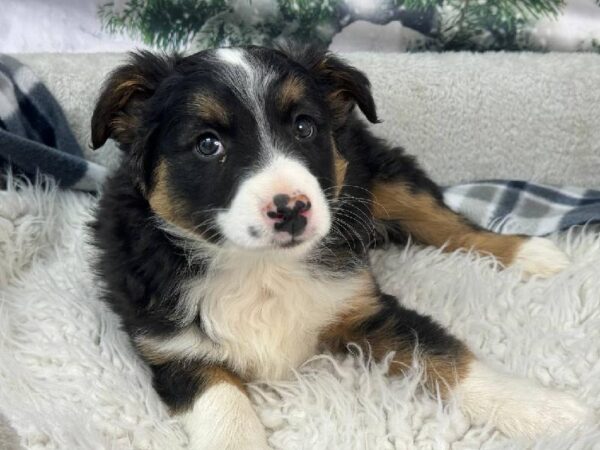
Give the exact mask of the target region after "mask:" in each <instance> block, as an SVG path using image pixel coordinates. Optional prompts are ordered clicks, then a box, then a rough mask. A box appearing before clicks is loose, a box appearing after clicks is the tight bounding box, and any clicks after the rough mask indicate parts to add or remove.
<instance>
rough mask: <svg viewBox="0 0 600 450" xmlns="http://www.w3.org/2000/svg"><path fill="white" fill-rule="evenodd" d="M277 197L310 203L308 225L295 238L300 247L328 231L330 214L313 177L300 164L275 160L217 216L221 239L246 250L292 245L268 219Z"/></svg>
mask: <svg viewBox="0 0 600 450" xmlns="http://www.w3.org/2000/svg"><path fill="white" fill-rule="evenodd" d="M278 194H285V195H289V196H294V195H303V196H306V197H308V199H309V200H310V203H311V207H310V210H309V211H308V212H307V214H306V219H307V224H306V228H305V229H304V231H303V232H302V234H300V235H298V236H296V237H295V239H296V240H297V241H298V242H302V243H303V244H300V245H299V246H303V247H304V246H307V244H310V243H315V242H316V241H317V240H319V239H321V238H323V237H324V236H325V235H326V234H327V233H328V232H329V228H330V227H331V213H330V211H329V207H328V204H327V200H326V199H325V195H324V193H323V191H322V189H321V186H320V185H319V182H318V181H317V179H316V177H315V176H314V175H313V174H311V173H310V172H309V170H308V169H307V168H306V167H305V166H304V165H303V164H302V163H300V162H299V161H296V160H294V159H291V158H289V157H285V156H276V157H274V158H273V159H272V160H271V161H270V162H269V163H268V164H266V165H265V166H264V167H263V168H262V169H260V170H259V171H258V172H257V173H255V174H254V175H252V176H250V177H249V178H247V179H246V180H245V181H243V182H242V183H241V184H240V186H239V188H238V190H237V193H236V195H235V197H234V199H233V201H232V203H231V206H230V208H229V209H228V210H227V211H226V212H222V213H220V214H219V215H218V216H217V223H218V225H219V227H220V229H221V231H222V233H223V235H224V236H225V237H226V238H227V239H228V240H229V241H231V242H233V243H234V244H236V245H238V246H241V247H245V248H267V247H276V246H278V245H282V244H286V243H289V242H290V241H291V235H290V234H289V233H287V232H282V231H276V230H275V228H274V223H273V220H272V219H271V218H269V217H268V216H267V212H268V208H269V205H272V202H273V197H274V196H276V195H278Z"/></svg>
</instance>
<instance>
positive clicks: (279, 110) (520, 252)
mask: <svg viewBox="0 0 600 450" xmlns="http://www.w3.org/2000/svg"><path fill="white" fill-rule="evenodd" d="M355 106H357V107H358V110H360V113H362V115H364V117H366V119H367V120H369V121H370V122H373V123H375V122H377V120H378V119H377V114H376V109H375V104H374V102H373V98H372V95H371V92H370V85H369V81H368V80H367V78H366V77H365V75H363V74H362V73H361V72H359V71H358V70H356V69H355V68H353V67H350V66H349V65H347V64H346V63H344V62H343V61H342V60H340V59H339V58H337V57H335V56H333V55H331V54H328V53H325V52H320V51H314V50H305V51H300V52H284V51H278V50H271V49H266V48H260V47H244V48H222V49H217V50H209V51H203V52H200V53H196V54H194V55H191V56H187V57H182V56H178V55H175V56H155V55H153V54H150V53H146V52H140V53H137V54H133V55H132V56H131V60H130V61H129V63H127V64H125V65H123V66H121V67H119V68H118V69H117V70H116V71H115V72H113V73H112V74H111V75H110V77H109V79H108V81H107V83H106V85H105V86H104V89H103V90H102V92H101V94H100V97H99V100H98V103H97V106H96V109H95V111H94V114H93V118H92V143H93V147H95V148H98V147H100V146H102V145H103V144H104V143H105V142H106V140H107V139H109V138H112V139H114V140H116V141H117V142H118V143H119V145H120V148H121V149H122V150H123V152H124V158H123V162H122V165H121V167H120V169H119V170H118V171H117V172H116V173H115V174H114V175H113V176H112V178H111V179H110V180H109V181H108V183H107V185H106V187H105V191H104V194H103V197H102V199H101V201H100V204H99V208H98V212H97V219H96V221H95V222H94V224H93V230H94V236H95V243H96V245H97V247H98V249H99V251H100V252H99V253H100V255H99V261H98V264H97V271H98V274H99V277H100V280H101V282H102V285H103V286H104V290H105V294H104V299H105V301H106V302H108V304H109V305H110V306H111V307H112V309H113V310H114V311H115V312H116V313H117V314H118V315H119V316H120V319H121V321H122V325H123V328H124V329H125V331H126V332H127V333H128V334H129V336H130V337H131V341H132V343H133V345H134V346H135V348H136V349H137V351H138V352H139V354H140V355H141V357H142V358H143V359H144V360H145V361H146V362H147V364H148V365H149V367H150V368H151V370H152V373H153V379H154V387H155V389H156V391H157V392H158V394H159V395H160V396H161V397H162V399H163V400H164V402H165V403H166V404H167V406H168V407H169V408H170V410H171V411H172V412H173V414H176V415H177V416H178V417H179V418H180V419H181V420H182V421H183V423H184V424H185V426H186V429H187V431H188V433H189V437H190V444H191V447H192V448H195V449H266V448H268V444H267V438H266V434H265V431H264V429H263V426H262V425H261V423H260V421H259V419H258V417H257V415H256V413H255V412H254V411H253V409H252V405H251V403H250V401H249V399H248V397H247V395H246V391H245V388H244V383H245V382H247V381H250V380H255V379H263V380H275V379H281V378H285V377H287V376H289V374H290V371H291V370H292V369H293V368H296V367H298V366H299V365H300V364H302V362H304V361H305V360H306V359H307V358H309V357H311V356H312V355H314V354H316V353H317V352H321V351H330V352H344V351H346V350H347V344H348V343H350V342H354V343H357V344H358V345H359V346H362V347H364V349H365V353H367V354H370V355H372V356H373V357H374V358H376V359H381V358H383V357H384V356H385V355H386V354H388V353H389V352H391V351H394V352H395V356H394V364H392V365H391V369H390V375H393V376H395V375H401V373H402V368H403V367H407V366H410V365H411V361H412V359H413V358H414V357H415V355H417V354H418V355H420V356H419V358H420V359H421V361H420V362H421V363H422V364H423V365H424V367H425V374H424V380H423V381H424V385H425V386H427V387H428V388H429V389H431V390H432V391H433V392H436V393H437V392H439V393H441V395H442V396H443V397H444V398H448V397H449V396H450V395H459V396H460V400H461V402H462V403H461V404H462V407H463V409H464V411H465V412H466V413H467V414H468V415H469V416H470V417H471V418H472V419H473V420H474V421H486V420H491V421H492V422H493V424H494V425H495V426H496V427H497V428H498V429H499V430H501V431H502V432H504V433H506V434H508V435H510V436H525V437H535V436H537V435H539V434H541V433H548V432H555V431H557V430H562V429H565V428H569V427H572V426H574V425H577V424H579V423H580V422H582V421H583V420H584V419H585V418H586V417H587V416H588V411H587V410H586V408H585V407H583V406H581V405H580V404H579V403H578V402H577V401H576V400H574V399H572V398H571V397H569V396H567V395H565V394H562V393H559V392H555V391H552V390H549V389H545V388H543V387H540V386H538V385H536V384H535V383H533V382H530V381H527V380H523V379H517V378H514V377H511V376H510V375H506V374H503V373H499V372H497V371H494V370H492V369H491V368H489V367H488V366H487V365H486V364H485V363H483V362H481V361H479V360H478V359H477V358H476V357H475V356H474V355H473V353H472V352H471V351H469V349H468V348H467V347H466V346H465V345H464V344H463V343H462V342H460V341H459V340H458V339H456V338H455V337H453V336H451V335H450V334H449V333H448V332H446V331H445V330H444V329H442V328H441V327H440V326H439V325H437V324H436V323H435V322H433V321H432V320H431V319H430V318H429V317H427V316H422V315H419V314H417V313H416V312H414V311H411V310H409V309H406V308H404V307H403V306H402V305H401V303H399V301H398V300H397V299H396V298H394V297H392V296H389V295H386V294H385V293H383V292H381V290H380V289H379V287H378V285H377V282H376V281H375V279H374V277H373V274H372V272H371V268H370V266H369V261H368V258H367V251H368V249H369V248H370V247H372V246H373V244H374V243H380V242H382V240H389V241H392V242H402V241H404V240H405V239H406V237H407V236H411V237H412V238H413V239H415V240H416V241H419V242H422V243H424V244H430V245H435V246H440V247H441V246H444V249H445V250H454V249H457V248H467V249H475V250H477V251H479V252H482V253H486V254H493V255H495V256H496V257H497V258H498V259H499V260H500V261H501V262H502V263H503V264H504V265H510V264H518V265H520V266H521V267H522V268H523V269H524V271H525V272H528V273H530V274H538V275H549V274H551V273H553V272H556V271H558V270H560V269H561V268H562V267H564V265H565V264H566V262H567V261H566V258H565V256H564V255H563V254H562V253H561V252H560V251H559V250H558V249H557V248H555V247H554V246H553V245H552V244H551V243H550V242H549V241H547V240H544V239H539V238H526V237H523V236H500V235H496V234H493V233H490V232H487V231H483V230H481V229H478V228H477V227H475V226H473V225H472V224H470V223H469V222H468V221H467V220H465V219H464V218H463V217H461V216H459V215H457V214H455V213H453V212H452V211H450V210H449V209H448V208H447V207H446V206H445V205H444V203H443V202H442V196H441V193H440V190H439V189H438V187H437V186H436V185H435V183H433V182H432V181H431V180H430V179H429V178H428V177H427V175H426V174H425V173H424V172H423V171H422V170H421V169H420V168H419V167H418V165H417V164H416V163H415V161H414V160H413V159H412V158H411V157H409V156H407V155H405V154H404V153H403V150H402V149H399V148H390V147H389V146H388V145H386V144H385V143H384V142H382V141H381V140H379V139H377V138H376V137H374V136H373V135H372V134H371V132H370V131H369V129H368V127H367V126H366V124H365V123H364V122H363V121H362V119H361V117H360V116H361V114H360V113H359V112H358V111H354V109H355ZM383 238H385V239H383ZM417 344H418V351H415V350H416V349H417Z"/></svg>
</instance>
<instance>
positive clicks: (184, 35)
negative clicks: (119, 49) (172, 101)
mask: <svg viewBox="0 0 600 450" xmlns="http://www.w3.org/2000/svg"><path fill="white" fill-rule="evenodd" d="M228 12H230V8H229V7H228V5H227V4H226V2H225V0H129V1H128V2H127V3H126V4H125V6H124V9H123V10H122V11H120V12H117V11H115V5H114V2H108V3H106V4H104V5H102V6H100V8H99V9H98V14H99V15H100V18H101V20H102V21H103V24H104V27H105V28H106V29H107V30H108V31H109V32H112V33H115V32H127V33H129V34H131V35H133V36H134V37H140V38H141V39H142V41H143V42H144V43H146V44H148V45H153V46H157V47H161V48H164V49H169V50H173V49H177V48H180V47H183V46H186V45H188V44H189V43H190V41H191V40H192V39H193V38H194V37H195V35H196V34H197V33H198V31H199V29H200V27H201V26H202V25H203V24H205V23H206V22H207V21H208V20H209V19H211V18H213V17H214V16H216V15H219V14H223V13H228Z"/></svg>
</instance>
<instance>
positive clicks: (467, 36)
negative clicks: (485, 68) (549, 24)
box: [438, 0, 565, 50]
mask: <svg viewBox="0 0 600 450" xmlns="http://www.w3.org/2000/svg"><path fill="white" fill-rule="evenodd" d="M564 5H565V2H564V0H521V1H514V0H494V1H490V0H448V1H445V2H443V5H442V10H445V13H444V12H442V13H441V14H440V15H439V17H440V18H441V23H440V28H439V30H438V42H439V45H440V48H441V49H443V50H462V49H468V50H520V49H522V48H524V47H527V46H528V43H527V42H526V39H527V31H528V24H530V23H532V22H533V21H534V20H539V19H540V18H542V17H555V16H557V15H558V14H559V12H560V11H561V9H562V8H563V7H564Z"/></svg>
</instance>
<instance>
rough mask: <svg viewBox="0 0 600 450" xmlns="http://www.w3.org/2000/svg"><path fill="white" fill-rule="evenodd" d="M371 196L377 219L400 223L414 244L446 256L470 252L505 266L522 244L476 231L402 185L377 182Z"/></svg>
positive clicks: (517, 239) (427, 197) (514, 238)
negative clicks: (439, 251)
mask: <svg viewBox="0 0 600 450" xmlns="http://www.w3.org/2000/svg"><path fill="white" fill-rule="evenodd" d="M372 194H373V215H374V217H375V218H376V219H380V220H396V221H399V222H401V223H402V226H403V227H404V228H405V229H406V231H408V232H409V233H410V234H411V235H412V236H413V237H414V238H415V239H416V240H417V241H419V242H422V243H424V244H428V245H434V246H436V247H443V248H444V251H447V252H451V251H454V250H457V249H460V248H463V249H473V250H476V251H478V252H480V253H483V254H486V253H487V254H492V255H494V256H495V257H496V258H497V259H498V260H499V261H500V262H501V263H502V264H503V265H505V266H508V265H510V264H511V263H512V261H513V260H514V258H515V255H516V253H517V252H518V250H519V248H520V247H521V245H522V244H523V242H524V240H525V238H523V237H521V236H514V235H513V236H509V235H499V234H495V233H492V232H489V231H482V230H477V229H475V228H473V227H472V226H470V225H469V223H468V222H466V221H465V220H464V219H463V218H462V217H461V216H460V215H458V214H456V213H454V212H452V211H451V210H449V209H446V208H442V207H440V206H439V205H438V204H437V202H436V200H435V199H434V198H433V197H431V196H430V195H428V194H423V193H413V192H411V191H410V188H409V187H408V186H407V185H405V184H403V183H384V182H377V183H376V184H375V185H374V186H373V189H372Z"/></svg>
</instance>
